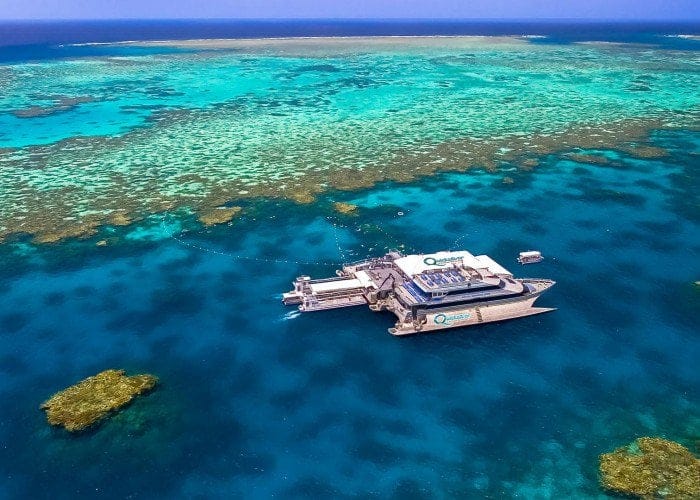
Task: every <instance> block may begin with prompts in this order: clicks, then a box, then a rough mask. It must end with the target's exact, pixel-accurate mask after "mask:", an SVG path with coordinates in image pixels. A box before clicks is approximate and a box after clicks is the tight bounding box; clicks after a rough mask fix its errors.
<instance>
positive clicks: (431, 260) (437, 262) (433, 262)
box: [423, 257, 462, 266]
mask: <svg viewBox="0 0 700 500" xmlns="http://www.w3.org/2000/svg"><path fill="white" fill-rule="evenodd" d="M460 260H462V257H443V258H442V259H436V258H435V257H426V258H425V259H423V264H425V265H426V266H443V265H445V264H449V263H450V262H457V261H460Z"/></svg>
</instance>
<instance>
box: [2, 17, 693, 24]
mask: <svg viewBox="0 0 700 500" xmlns="http://www.w3.org/2000/svg"><path fill="white" fill-rule="evenodd" d="M7 21H9V22H27V21H33V22H34V21H42V22H44V21H46V22H65V21H68V22H71V21H267V22H269V21H275V22H279V21H378V22H382V21H384V22H386V21H407V22H416V21H419V22H425V21H433V22H434V21H439V22H443V21H447V22H449V21H452V22H485V21H487V22H538V21H539V22H542V21H547V22H552V21H553V22H561V21H567V22H622V23H624V22H659V23H661V22H676V23H689V24H699V25H700V17H698V18H693V19H677V18H646V17H639V18H636V17H618V18H613V17H610V18H605V17H600V18H598V17H532V18H528V17H513V18H510V17H454V18H452V17H84V18H83V17H59V18H48V17H35V18H0V22H7Z"/></svg>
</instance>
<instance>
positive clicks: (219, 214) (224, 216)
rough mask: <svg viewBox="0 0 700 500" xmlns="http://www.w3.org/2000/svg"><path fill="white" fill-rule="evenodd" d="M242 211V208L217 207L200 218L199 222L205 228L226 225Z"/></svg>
mask: <svg viewBox="0 0 700 500" xmlns="http://www.w3.org/2000/svg"><path fill="white" fill-rule="evenodd" d="M240 211H241V207H216V208H214V209H212V210H209V211H208V212H205V213H203V214H201V215H200V216H199V222H201V223H202V224H204V225H205V226H213V225H215V224H225V223H227V222H230V221H231V219H233V217H234V216H235V215H236V214H238V212H240Z"/></svg>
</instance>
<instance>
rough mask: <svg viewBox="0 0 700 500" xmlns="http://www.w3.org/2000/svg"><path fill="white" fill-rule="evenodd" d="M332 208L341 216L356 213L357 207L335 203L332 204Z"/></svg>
mask: <svg viewBox="0 0 700 500" xmlns="http://www.w3.org/2000/svg"><path fill="white" fill-rule="evenodd" d="M333 207H334V208H335V209H336V211H338V212H340V213H341V214H345V215H351V214H355V213H357V205H353V204H352V203H345V202H343V201H336V202H335V203H333Z"/></svg>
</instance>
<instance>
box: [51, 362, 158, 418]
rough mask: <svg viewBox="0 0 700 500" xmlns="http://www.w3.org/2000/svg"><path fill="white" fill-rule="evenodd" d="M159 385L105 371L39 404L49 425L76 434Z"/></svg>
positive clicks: (142, 377)
mask: <svg viewBox="0 0 700 500" xmlns="http://www.w3.org/2000/svg"><path fill="white" fill-rule="evenodd" d="M157 383H158V379H157V378H156V377H154V376H153V375H147V374H145V375H133V376H127V375H126V374H125V372H124V370H105V371H103V372H100V373H98V374H97V375H94V376H92V377H88V378H86V379H85V380H82V381H80V382H78V383H77V384H75V385H72V386H70V387H68V388H67V389H64V390H62V391H60V392H57V393H56V394H54V395H53V396H52V397H51V398H50V399H49V400H48V401H46V402H44V403H43V404H42V405H41V409H42V410H46V418H47V420H48V421H49V423H50V424H51V425H60V426H63V427H64V428H65V429H66V430H68V431H71V432H76V431H80V430H83V429H85V428H87V427H90V426H91V425H93V424H94V423H96V422H98V421H100V420H102V419H103V418H105V417H107V416H108V415H109V414H110V413H111V412H113V411H115V410H117V409H119V408H121V407H122V406H125V405H127V404H128V403H129V402H130V401H131V400H132V399H134V398H135V397H136V396H138V395H140V394H143V393H145V392H147V391H150V390H151V389H153V388H154V387H155V385H156V384H157Z"/></svg>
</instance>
